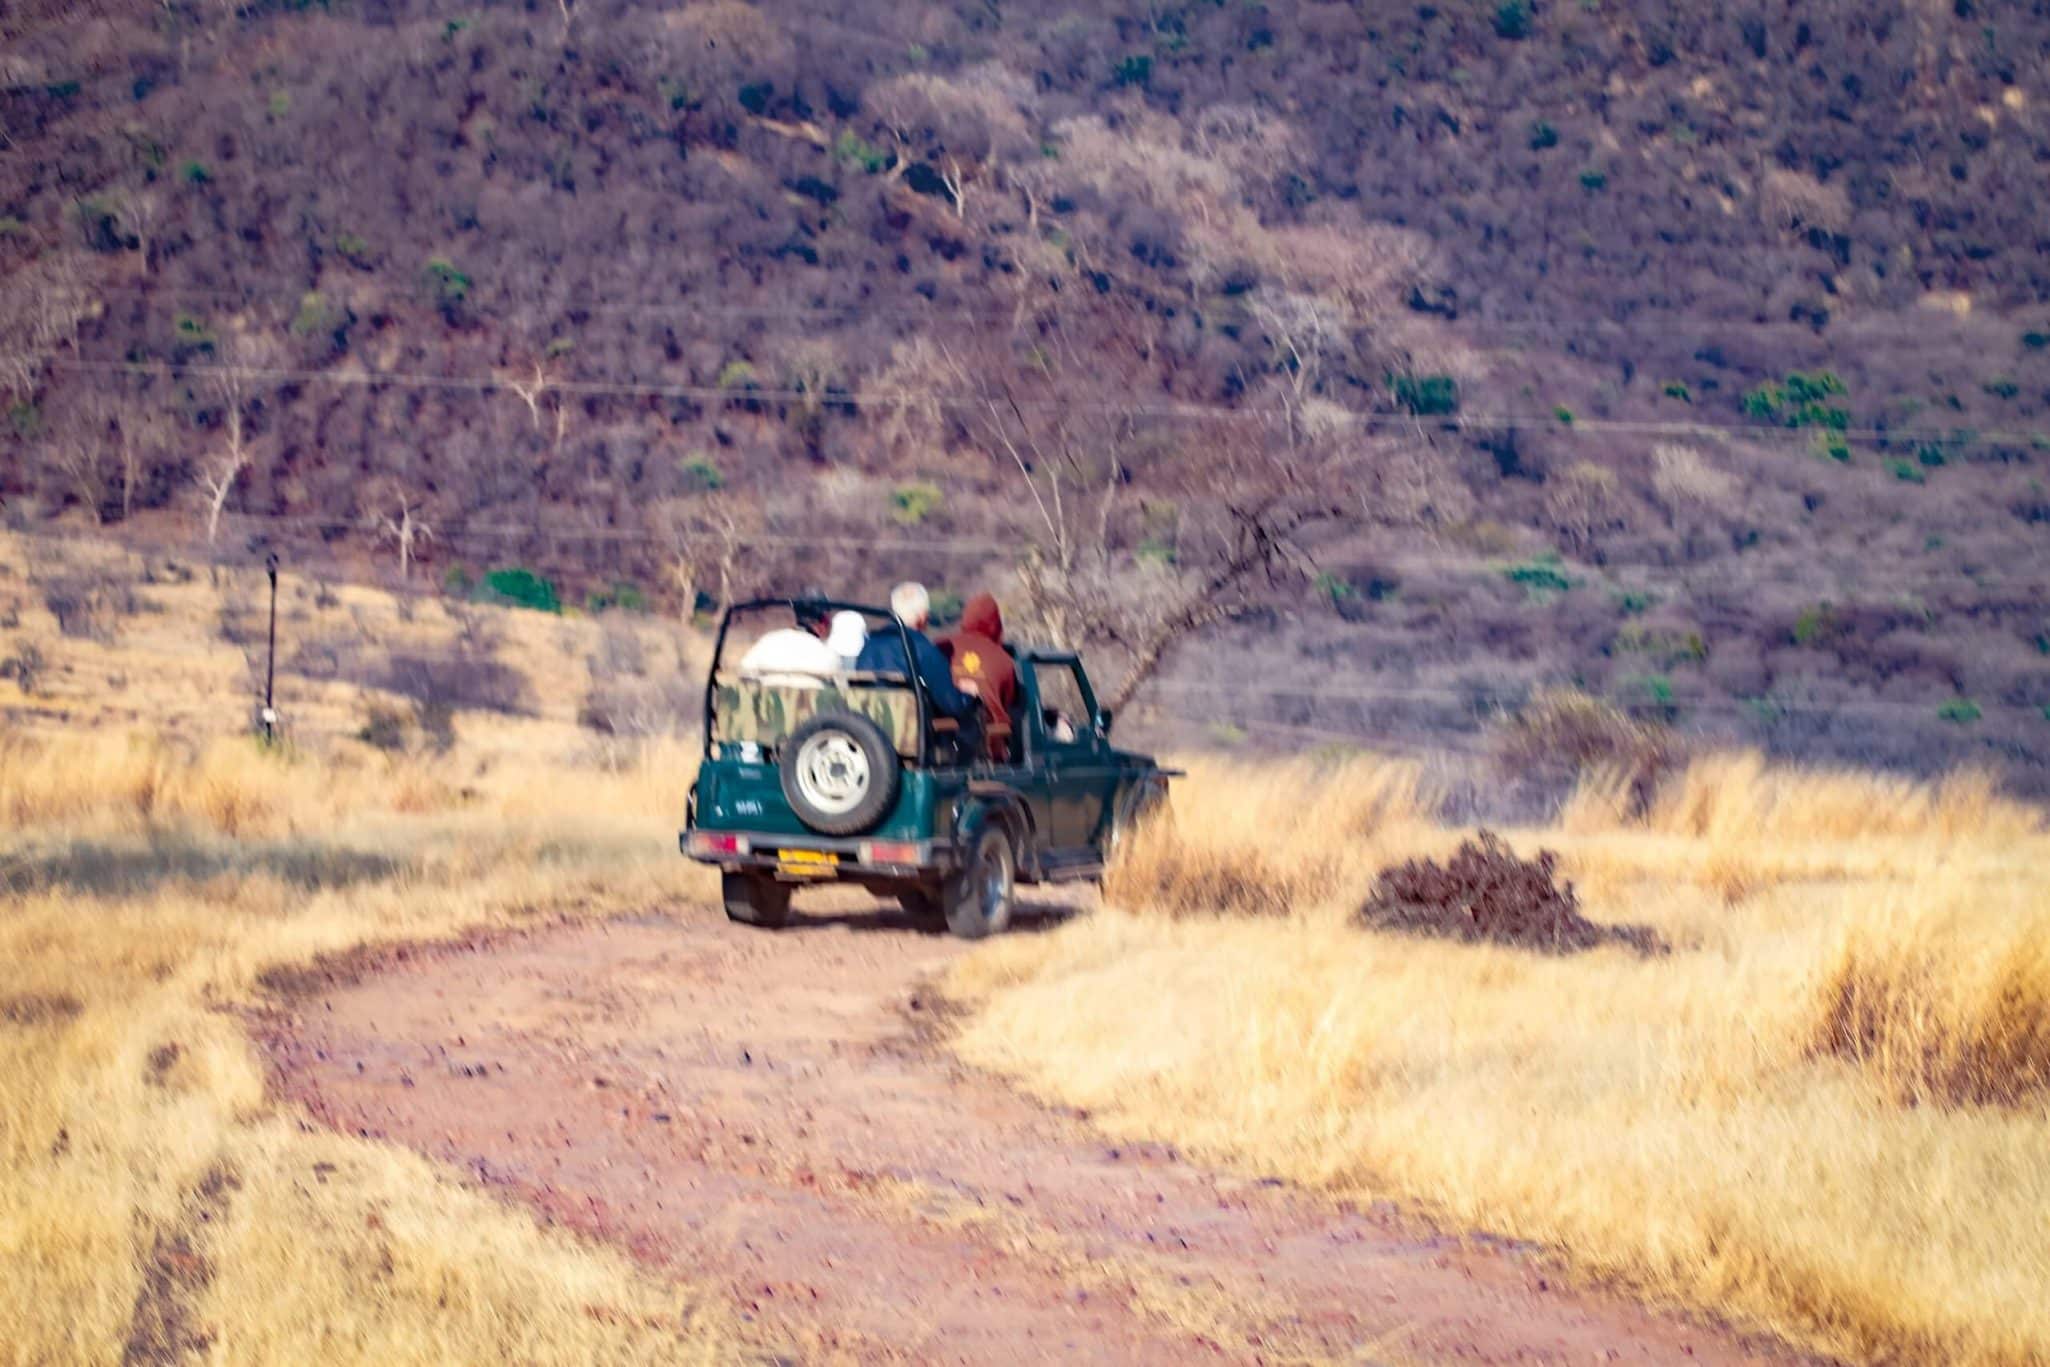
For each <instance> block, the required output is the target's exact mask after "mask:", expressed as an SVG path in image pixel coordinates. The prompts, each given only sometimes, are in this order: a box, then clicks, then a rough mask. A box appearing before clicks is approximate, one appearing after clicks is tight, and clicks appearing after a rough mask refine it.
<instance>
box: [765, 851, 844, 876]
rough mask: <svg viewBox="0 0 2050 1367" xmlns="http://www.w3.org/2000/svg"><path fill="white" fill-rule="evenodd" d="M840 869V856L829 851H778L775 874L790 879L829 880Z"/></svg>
mask: <svg viewBox="0 0 2050 1367" xmlns="http://www.w3.org/2000/svg"><path fill="white" fill-rule="evenodd" d="M839 867H840V856H839V855H837V854H834V853H833V852H832V851H831V850H778V851H776V872H778V873H787V874H789V875H790V876H791V877H792V878H831V877H834V876H835V874H836V872H837V871H838V869H839Z"/></svg>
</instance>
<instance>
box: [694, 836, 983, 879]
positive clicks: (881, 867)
mask: <svg viewBox="0 0 2050 1367" xmlns="http://www.w3.org/2000/svg"><path fill="white" fill-rule="evenodd" d="M676 843H677V848H678V849H680V850H681V851H682V852H683V854H684V855H685V856H686V857H687V858H690V859H695V860H697V861H698V862H699V863H700V864H713V865H716V866H718V868H720V869H721V870H722V871H724V872H726V873H764V874H769V875H772V876H774V877H776V878H779V879H782V880H784V881H786V882H791V883H821V882H834V881H840V882H859V883H866V882H875V883H902V882H913V881H923V880H925V879H929V878H932V877H935V876H939V875H944V874H946V873H949V872H951V871H952V870H953V868H954V867H955V865H956V864H958V863H959V857H958V853H957V851H956V850H955V848H954V842H953V841H951V840H888V839H881V838H878V837H873V836H851V837H847V838H844V839H842V838H837V837H833V836H825V835H774V834H770V833H768V832H763V831H709V830H703V829H696V830H690V829H687V830H684V831H682V832H680V833H679V834H678V835H677V838H676Z"/></svg>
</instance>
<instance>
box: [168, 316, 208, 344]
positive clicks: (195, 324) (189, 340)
mask: <svg viewBox="0 0 2050 1367" xmlns="http://www.w3.org/2000/svg"><path fill="white" fill-rule="evenodd" d="M171 331H172V332H173V333H174V334H176V336H177V339H178V345H179V347H181V348H184V349H187V350H191V351H212V350H213V349H214V343H215V341H216V340H217V339H216V338H215V337H214V330H213V329H212V328H210V327H208V326H207V325H206V320H205V319H204V318H198V317H195V316H194V315H192V314H190V313H181V314H179V315H177V316H176V317H175V318H174V319H173V320H172V322H171Z"/></svg>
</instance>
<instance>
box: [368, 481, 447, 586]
mask: <svg viewBox="0 0 2050 1367" xmlns="http://www.w3.org/2000/svg"><path fill="white" fill-rule="evenodd" d="M391 506H392V509H393V510H392V511H391V512H380V513H377V514H375V515H374V516H373V519H372V520H373V521H374V522H375V524H376V528H377V538H378V540H380V541H389V542H391V543H392V545H393V546H394V547H396V548H397V550H398V553H399V579H400V580H401V581H402V582H403V581H404V580H405V579H407V578H408V577H409V576H410V575H411V573H412V569H413V548H414V547H415V546H417V545H420V544H421V543H423V542H427V541H432V540H433V539H434V528H433V527H431V526H429V525H428V524H427V523H426V522H425V521H423V520H422V519H421V517H420V508H419V505H418V504H416V503H414V502H413V500H412V499H410V498H408V497H407V496H406V494H405V492H404V491H403V490H399V491H396V492H395V493H394V495H393V498H392V500H391Z"/></svg>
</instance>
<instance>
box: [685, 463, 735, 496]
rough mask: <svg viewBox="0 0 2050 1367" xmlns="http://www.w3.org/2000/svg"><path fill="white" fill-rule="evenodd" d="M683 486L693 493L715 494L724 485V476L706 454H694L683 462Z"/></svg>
mask: <svg viewBox="0 0 2050 1367" xmlns="http://www.w3.org/2000/svg"><path fill="white" fill-rule="evenodd" d="M682 473H683V487H684V489H685V490H686V491H688V492H690V493H693V494H716V493H718V492H719V491H720V490H721V489H723V488H725V487H726V476H725V475H724V474H722V473H720V470H719V467H718V466H717V465H715V464H713V463H712V458H711V457H710V456H706V455H702V454H701V455H695V456H692V457H690V458H689V459H687V460H685V461H684V462H683V467H682Z"/></svg>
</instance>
